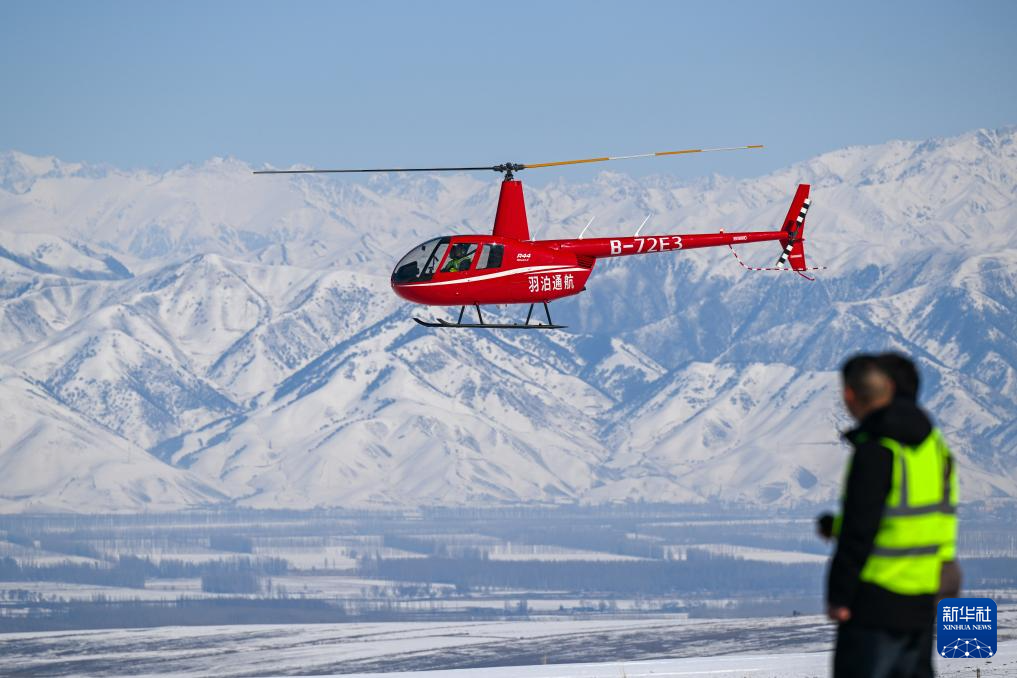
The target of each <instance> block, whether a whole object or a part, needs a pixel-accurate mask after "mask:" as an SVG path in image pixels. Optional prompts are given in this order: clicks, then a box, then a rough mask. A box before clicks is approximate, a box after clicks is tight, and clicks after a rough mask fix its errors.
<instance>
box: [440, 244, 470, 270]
mask: <svg viewBox="0 0 1017 678" xmlns="http://www.w3.org/2000/svg"><path fill="white" fill-rule="evenodd" d="M476 253H477V243H475V242H457V243H456V244H455V245H452V250H451V251H450V252H449V253H448V260H447V261H446V262H445V265H444V266H442V267H441V272H442V273H461V272H463V271H468V270H470V264H472V263H473V255H474V254H476Z"/></svg>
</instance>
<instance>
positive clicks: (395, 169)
mask: <svg viewBox="0 0 1017 678" xmlns="http://www.w3.org/2000/svg"><path fill="white" fill-rule="evenodd" d="M497 169H498V168H497V167H495V166H493V165H490V166H487V167H389V168H385V169H306V170H258V171H256V172H254V173H255V174H347V173H350V172H475V171H478V170H486V171H488V172H489V171H491V170H497Z"/></svg>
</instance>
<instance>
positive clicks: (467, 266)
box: [392, 236, 505, 284]
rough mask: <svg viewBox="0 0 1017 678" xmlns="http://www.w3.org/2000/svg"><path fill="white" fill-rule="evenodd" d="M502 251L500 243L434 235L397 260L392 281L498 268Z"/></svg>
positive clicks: (418, 280) (419, 279) (423, 279)
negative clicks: (468, 240) (464, 240)
mask: <svg viewBox="0 0 1017 678" xmlns="http://www.w3.org/2000/svg"><path fill="white" fill-rule="evenodd" d="M478 250H480V255H479V256H477V251H478ZM504 251H505V247H504V245H501V244H495V243H489V244H484V245H481V243H478V242H455V243H453V242H452V238H451V237H448V236H446V237H444V238H434V239H433V240H428V241H427V242H425V243H423V244H420V245H417V246H416V247H414V248H413V249H412V250H410V251H409V253H408V254H407V255H406V256H404V257H403V258H402V259H400V260H399V263H398V264H396V267H395V270H394V271H392V282H393V283H397V284H398V283H414V282H423V281H425V280H430V279H431V277H432V276H433V275H434V274H435V273H442V274H444V273H465V272H467V271H470V270H471V269H473V270H478V271H479V270H480V269H491V268H501V265H502V258H503V256H504ZM446 252H447V253H448V257H447V258H446V257H445V254H446ZM443 261H444V263H443ZM439 266H441V270H440V271H439V270H438V267H439Z"/></svg>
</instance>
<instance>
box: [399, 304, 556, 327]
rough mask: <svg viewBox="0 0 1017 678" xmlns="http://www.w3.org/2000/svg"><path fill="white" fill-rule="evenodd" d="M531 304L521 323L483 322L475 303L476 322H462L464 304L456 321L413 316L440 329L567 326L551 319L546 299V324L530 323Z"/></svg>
mask: <svg viewBox="0 0 1017 678" xmlns="http://www.w3.org/2000/svg"><path fill="white" fill-rule="evenodd" d="M533 306H534V304H530V311H529V313H527V314H526V322H525V323H521V324H520V323H486V322H484V316H483V315H482V314H481V312H480V306H479V305H476V304H474V306H473V307H474V308H475V309H477V320H478V322H475V323H464V322H463V313H464V312H465V311H466V307H465V306H462V307H460V309H459V320H457V321H456V322H449V321H448V320H436V321H428V320H421V319H420V318H414V320H415V321H417V323H419V324H420V325H423V326H424V327H438V328H442V329H454V328H464V329H491V330H560V329H563V328H565V327H568V326H567V325H555V324H554V323H553V322H552V321H551V311H550V309H548V307H547V302H546V301H545V302H544V314H545V315H546V316H547V324H546V325H544V324H541V323H534V324H532V325H531V324H530V318H531V317H533Z"/></svg>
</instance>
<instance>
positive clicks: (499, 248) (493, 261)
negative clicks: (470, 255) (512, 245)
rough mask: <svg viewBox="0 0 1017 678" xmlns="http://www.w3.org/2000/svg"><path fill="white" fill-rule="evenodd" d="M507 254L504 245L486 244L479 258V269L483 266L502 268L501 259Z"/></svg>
mask: <svg viewBox="0 0 1017 678" xmlns="http://www.w3.org/2000/svg"><path fill="white" fill-rule="evenodd" d="M504 255H505V246H504V245H484V249H483V250H481V251H480V258H479V259H477V270H478V271H479V270H480V269H483V268H501V260H502V257H503V256H504Z"/></svg>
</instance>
